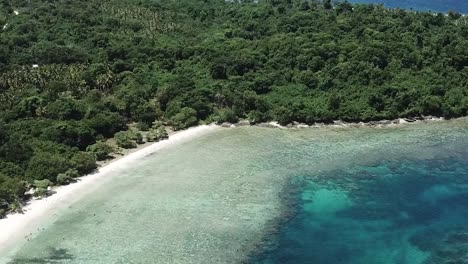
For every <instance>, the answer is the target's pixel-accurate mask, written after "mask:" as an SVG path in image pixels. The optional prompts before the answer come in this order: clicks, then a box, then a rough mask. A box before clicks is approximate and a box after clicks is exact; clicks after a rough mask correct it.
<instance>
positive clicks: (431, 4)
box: [349, 0, 468, 14]
mask: <svg viewBox="0 0 468 264" xmlns="http://www.w3.org/2000/svg"><path fill="white" fill-rule="evenodd" d="M349 2H352V3H365V4H369V3H373V4H384V5H385V6H386V7H390V8H403V9H414V10H421V11H433V12H444V13H445V12H448V11H450V10H452V11H457V12H460V13H464V14H467V13H468V1H466V0H350V1H349Z"/></svg>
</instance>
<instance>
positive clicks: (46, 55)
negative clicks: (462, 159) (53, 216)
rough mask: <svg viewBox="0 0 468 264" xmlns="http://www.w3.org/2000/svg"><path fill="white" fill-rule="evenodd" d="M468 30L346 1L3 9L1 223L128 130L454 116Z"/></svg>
mask: <svg viewBox="0 0 468 264" xmlns="http://www.w3.org/2000/svg"><path fill="white" fill-rule="evenodd" d="M15 11H17V13H18V14H16V13H15ZM467 20H468V18H467V17H465V16H461V15H459V14H456V13H453V12H452V13H450V14H449V15H447V16H446V15H444V14H433V13H428V12H414V11H404V10H400V9H386V8H384V7H383V6H381V5H352V4H350V3H348V2H346V1H344V2H336V1H319V0H310V1H307V0H303V1H301V0H297V1H291V0H259V1H247V0H244V1H224V0H204V1H193V0H166V1H153V0H139V1H135V0H119V1H117V0H100V1H96V0H86V1H84V0H74V1H71V0H65V1H48V0H47V1H46V0H36V1H27V0H13V1H0V164H1V166H0V215H1V212H5V211H8V210H12V209H13V208H16V207H17V206H16V205H17V204H18V203H19V202H20V201H21V199H23V194H22V193H24V191H23V189H25V186H33V185H34V181H44V180H48V181H50V182H51V184H57V183H59V184H66V183H69V182H70V181H71V179H72V178H73V177H76V174H77V173H78V174H83V173H88V172H90V171H92V170H93V169H94V168H96V163H95V160H96V159H104V158H106V157H108V155H109V151H110V148H108V147H107V146H105V145H103V143H102V142H103V141H105V140H106V139H109V138H112V137H114V135H116V138H115V141H116V142H117V143H118V144H119V145H121V146H125V147H134V146H135V144H136V143H140V142H141V141H142V138H143V137H142V135H141V134H139V132H135V131H132V130H130V131H128V132H122V131H125V130H127V129H128V126H127V125H128V124H130V123H135V122H136V123H138V127H139V128H142V129H150V128H151V127H152V126H153V123H154V122H155V121H156V122H159V121H161V122H163V123H164V124H166V125H171V126H173V127H174V128H175V129H183V128H186V127H189V126H193V125H196V124H198V123H199V122H200V121H203V122H212V121H217V122H224V121H229V122H236V121H237V120H238V119H239V118H244V119H249V120H250V121H252V122H262V121H267V120H277V121H279V122H280V123H281V124H287V123H289V122H292V121H299V122H305V123H314V122H330V121H332V120H335V119H342V120H346V121H370V120H378V119H391V118H397V117H409V116H419V115H438V116H445V117H449V118H450V117H457V116H464V115H467V111H468V67H467V66H468V49H467V48H466V47H468V21H467ZM158 129H159V128H152V130H150V133H149V136H148V140H150V141H154V140H157V139H159V138H164V137H165V136H166V135H165V134H164V132H165V131H160V130H158ZM116 133H117V134H116ZM72 172H73V173H72ZM5 190H7V191H5Z"/></svg>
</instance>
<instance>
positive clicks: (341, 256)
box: [255, 157, 468, 264]
mask: <svg viewBox="0 0 468 264" xmlns="http://www.w3.org/2000/svg"><path fill="white" fill-rule="evenodd" d="M466 158H467V157H463V158H462V157H459V158H456V159H455V158H450V159H442V160H426V161H400V162H384V163H381V164H379V165H377V166H372V167H363V166H359V167H354V168H353V169H352V170H337V171H333V172H330V173H326V174H325V175H320V176H317V177H313V178H310V177H306V178H304V179H303V180H302V181H301V184H302V186H301V188H300V189H301V191H300V192H299V193H298V194H297V195H295V196H294V199H296V200H297V202H298V212H297V215H296V216H295V217H294V218H293V219H292V220H291V221H289V222H288V223H287V224H286V225H285V226H284V227H282V228H281V229H280V233H279V235H278V237H277V239H278V247H277V249H276V250H274V251H272V252H268V253H265V254H263V255H260V256H259V257H257V259H256V261H255V262H256V263H284V264H287V263H315V264H322V263H323V264H325V263H334V264H341V263H346V264H366V263H376V264H395V263H397V264H423V263H466V261H467V260H466V253H468V248H467V246H468V161H467V160H466ZM329 178H333V179H334V180H333V181H328V180H325V179H329ZM450 261H452V262H450Z"/></svg>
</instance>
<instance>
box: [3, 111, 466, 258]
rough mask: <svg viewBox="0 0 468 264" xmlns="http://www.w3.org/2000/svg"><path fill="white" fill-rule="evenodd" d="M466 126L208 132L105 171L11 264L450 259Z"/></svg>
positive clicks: (456, 236)
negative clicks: (98, 181)
mask: <svg viewBox="0 0 468 264" xmlns="http://www.w3.org/2000/svg"><path fill="white" fill-rule="evenodd" d="M467 131H468V124H467V121H466V120H457V121H449V122H433V123H428V124H424V123H421V124H413V125H404V126H399V127H388V128H362V127H361V128H339V127H337V128H309V129H297V130H280V129H267V128H258V127H241V128H235V129H220V130H218V131H216V132H213V133H212V134H208V135H205V136H203V137H201V138H198V139H196V140H194V141H191V142H188V143H185V144H180V145H175V146H173V147H171V148H169V149H165V150H164V151H161V152H159V153H155V154H153V155H151V156H149V157H147V158H145V159H143V160H141V161H140V162H139V163H138V164H135V166H134V167H133V168H128V169H125V170H123V171H122V172H120V173H118V174H115V175H109V176H108V179H106V180H104V181H103V182H102V183H101V184H100V185H98V186H95V187H94V188H92V189H90V190H89V193H88V194H87V195H85V196H84V197H82V198H81V199H79V200H77V201H74V202H71V203H70V204H69V205H67V206H65V207H64V208H63V209H61V210H60V211H58V212H54V213H55V214H52V215H51V216H50V219H49V220H48V221H47V222H46V223H44V224H43V229H41V230H40V231H39V232H38V233H37V234H35V235H34V236H33V237H32V240H31V241H30V242H27V243H25V244H24V245H21V246H20V247H19V248H18V250H17V251H16V252H15V253H14V256H13V259H14V260H13V261H11V262H10V263H240V262H241V261H246V260H249V261H251V262H260V263H285V261H286V260H290V261H291V262H290V263H337V264H339V263H403V264H405V263H415V264H417V263H418V262H417V261H419V263H423V262H424V261H426V260H429V259H430V258H432V259H434V258H440V257H443V258H444V260H443V261H445V259H448V258H449V257H450V259H453V258H454V257H456V256H458V254H462V253H463V252H452V251H450V252H446V251H444V250H445V247H447V246H448V245H450V248H452V249H453V248H463V244H460V243H462V242H464V240H463V238H464V236H463V234H464V233H463V232H464V231H463V230H464V228H465V222H464V220H463V219H461V218H460V215H463V214H465V211H464V210H465V209H464V207H463V201H464V199H465V198H466V196H465V193H464V192H465V188H464V186H465V184H468V179H467V178H468V176H467V175H466V173H467V172H466V171H465V168H466V163H465V161H466V157H467V156H468V155H467V149H468V148H467V146H468V138H467V136H466V135H467ZM456 206H460V208H461V209H463V210H456V211H457V212H460V213H457V214H451V213H453V212H455V210H450V209H453V208H455V207H456ZM447 208H449V209H447ZM446 209H447V210H446ZM465 219H466V218H465ZM284 220H289V221H286V222H285V221H284ZM428 228H433V229H428ZM428 230H429V231H430V232H428ZM433 230H435V231H433ZM440 238H443V239H442V240H441V239H440ZM434 241H435V242H434ZM440 241H448V242H447V243H445V244H443V243H439V242H440ZM465 248H466V247H465ZM432 252H442V253H443V254H442V255H440V254H439V255H432ZM377 259H379V260H382V261H387V262H376V261H375V260H377ZM294 260H295V261H294ZM340 261H341V262H340ZM415 261H416V262H415ZM437 261H439V260H437ZM0 262H1V261H0ZM5 262H7V261H5ZM434 263H444V262H441V261H439V262H434Z"/></svg>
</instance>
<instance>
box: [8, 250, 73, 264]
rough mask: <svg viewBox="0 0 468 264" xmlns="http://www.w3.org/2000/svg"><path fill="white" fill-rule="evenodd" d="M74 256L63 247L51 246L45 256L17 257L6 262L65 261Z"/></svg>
mask: <svg viewBox="0 0 468 264" xmlns="http://www.w3.org/2000/svg"><path fill="white" fill-rule="evenodd" d="M73 259H74V256H73V255H72V254H70V253H69V251H68V250H67V249H65V248H51V249H50V250H49V252H48V254H47V257H43V258H17V259H14V260H12V261H10V262H9V263H8V264H42V263H65V262H67V261H70V260H73Z"/></svg>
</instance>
